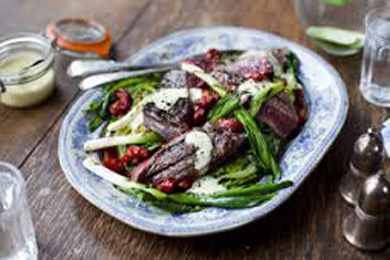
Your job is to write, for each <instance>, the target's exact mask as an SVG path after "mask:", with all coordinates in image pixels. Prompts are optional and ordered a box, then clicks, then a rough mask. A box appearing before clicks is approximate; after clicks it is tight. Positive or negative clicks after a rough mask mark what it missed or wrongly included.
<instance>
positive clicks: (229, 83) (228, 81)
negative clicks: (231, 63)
mask: <svg viewBox="0 0 390 260" xmlns="http://www.w3.org/2000/svg"><path fill="white" fill-rule="evenodd" d="M212 75H213V77H214V78H215V79H216V80H217V81H218V82H219V83H221V85H222V86H223V88H225V89H226V90H227V91H230V92H234V91H236V89H237V87H238V86H239V85H240V84H241V83H243V82H244V81H245V78H244V77H242V76H240V75H237V74H233V73H228V72H227V71H226V68H225V66H220V67H218V68H217V69H216V70H215V71H213V72H212Z"/></svg>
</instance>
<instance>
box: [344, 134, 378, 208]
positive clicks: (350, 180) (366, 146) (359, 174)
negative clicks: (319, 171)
mask: <svg viewBox="0 0 390 260" xmlns="http://www.w3.org/2000/svg"><path fill="white" fill-rule="evenodd" d="M384 158H385V153H384V146H383V138H382V136H381V134H380V133H379V132H377V131H374V130H372V129H371V128H370V129H368V130H367V132H366V133H364V134H362V135H361V136H360V137H359V138H358V139H357V140H356V142H355V144H354V147H353V154H352V159H351V162H350V165H349V170H348V172H347V173H346V175H345V176H344V177H343V178H342V180H341V183H340V193H341V195H342V196H343V198H344V199H345V200H346V201H347V202H348V203H350V204H353V205H355V203H356V200H357V196H358V191H359V188H360V186H361V184H362V183H363V182H364V181H365V179H366V178H367V177H369V176H371V175H373V174H376V173H378V172H379V171H381V169H382V166H383V161H384Z"/></svg>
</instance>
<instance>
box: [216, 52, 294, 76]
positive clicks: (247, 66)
mask: <svg viewBox="0 0 390 260" xmlns="http://www.w3.org/2000/svg"><path fill="white" fill-rule="evenodd" d="M286 62H287V51H286V50H285V49H274V50H268V51H260V52H259V51H249V52H246V53H244V54H243V55H242V56H240V57H239V58H238V60H237V61H235V62H233V63H231V64H228V65H226V66H224V67H223V68H219V70H221V69H222V70H224V71H226V72H227V73H229V74H234V75H236V76H238V77H242V78H245V79H253V80H258V81H261V80H266V79H272V78H273V76H274V75H275V74H276V75H280V74H281V73H282V71H283V69H284V65H285V64H286Z"/></svg>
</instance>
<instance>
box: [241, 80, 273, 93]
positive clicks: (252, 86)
mask: <svg viewBox="0 0 390 260" xmlns="http://www.w3.org/2000/svg"><path fill="white" fill-rule="evenodd" d="M269 84H270V82H269V81H260V82H256V81H254V80H253V79H250V80H247V81H245V82H243V83H242V84H241V85H240V86H238V93H240V94H244V93H245V94H254V93H256V92H258V91H259V90H262V89H265V88H267V87H268V86H269Z"/></svg>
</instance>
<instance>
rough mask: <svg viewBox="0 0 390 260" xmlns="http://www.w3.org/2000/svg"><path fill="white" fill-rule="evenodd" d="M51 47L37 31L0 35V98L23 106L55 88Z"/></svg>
mask: <svg viewBox="0 0 390 260" xmlns="http://www.w3.org/2000/svg"><path fill="white" fill-rule="evenodd" d="M53 62H54V49H53V47H52V45H51V41H50V40H49V39H48V38H46V37H43V36H41V35H39V34H34V33H19V34H15V35H11V36H9V37H6V38H2V39H0V86H1V94H0V102H1V103H2V104H4V105H6V106H9V107H15V108H24V107H29V106H33V105H36V104H38V103H41V102H42V101H44V100H46V99H47V98H48V97H49V96H50V95H51V94H52V92H53V90H54V70H53Z"/></svg>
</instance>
